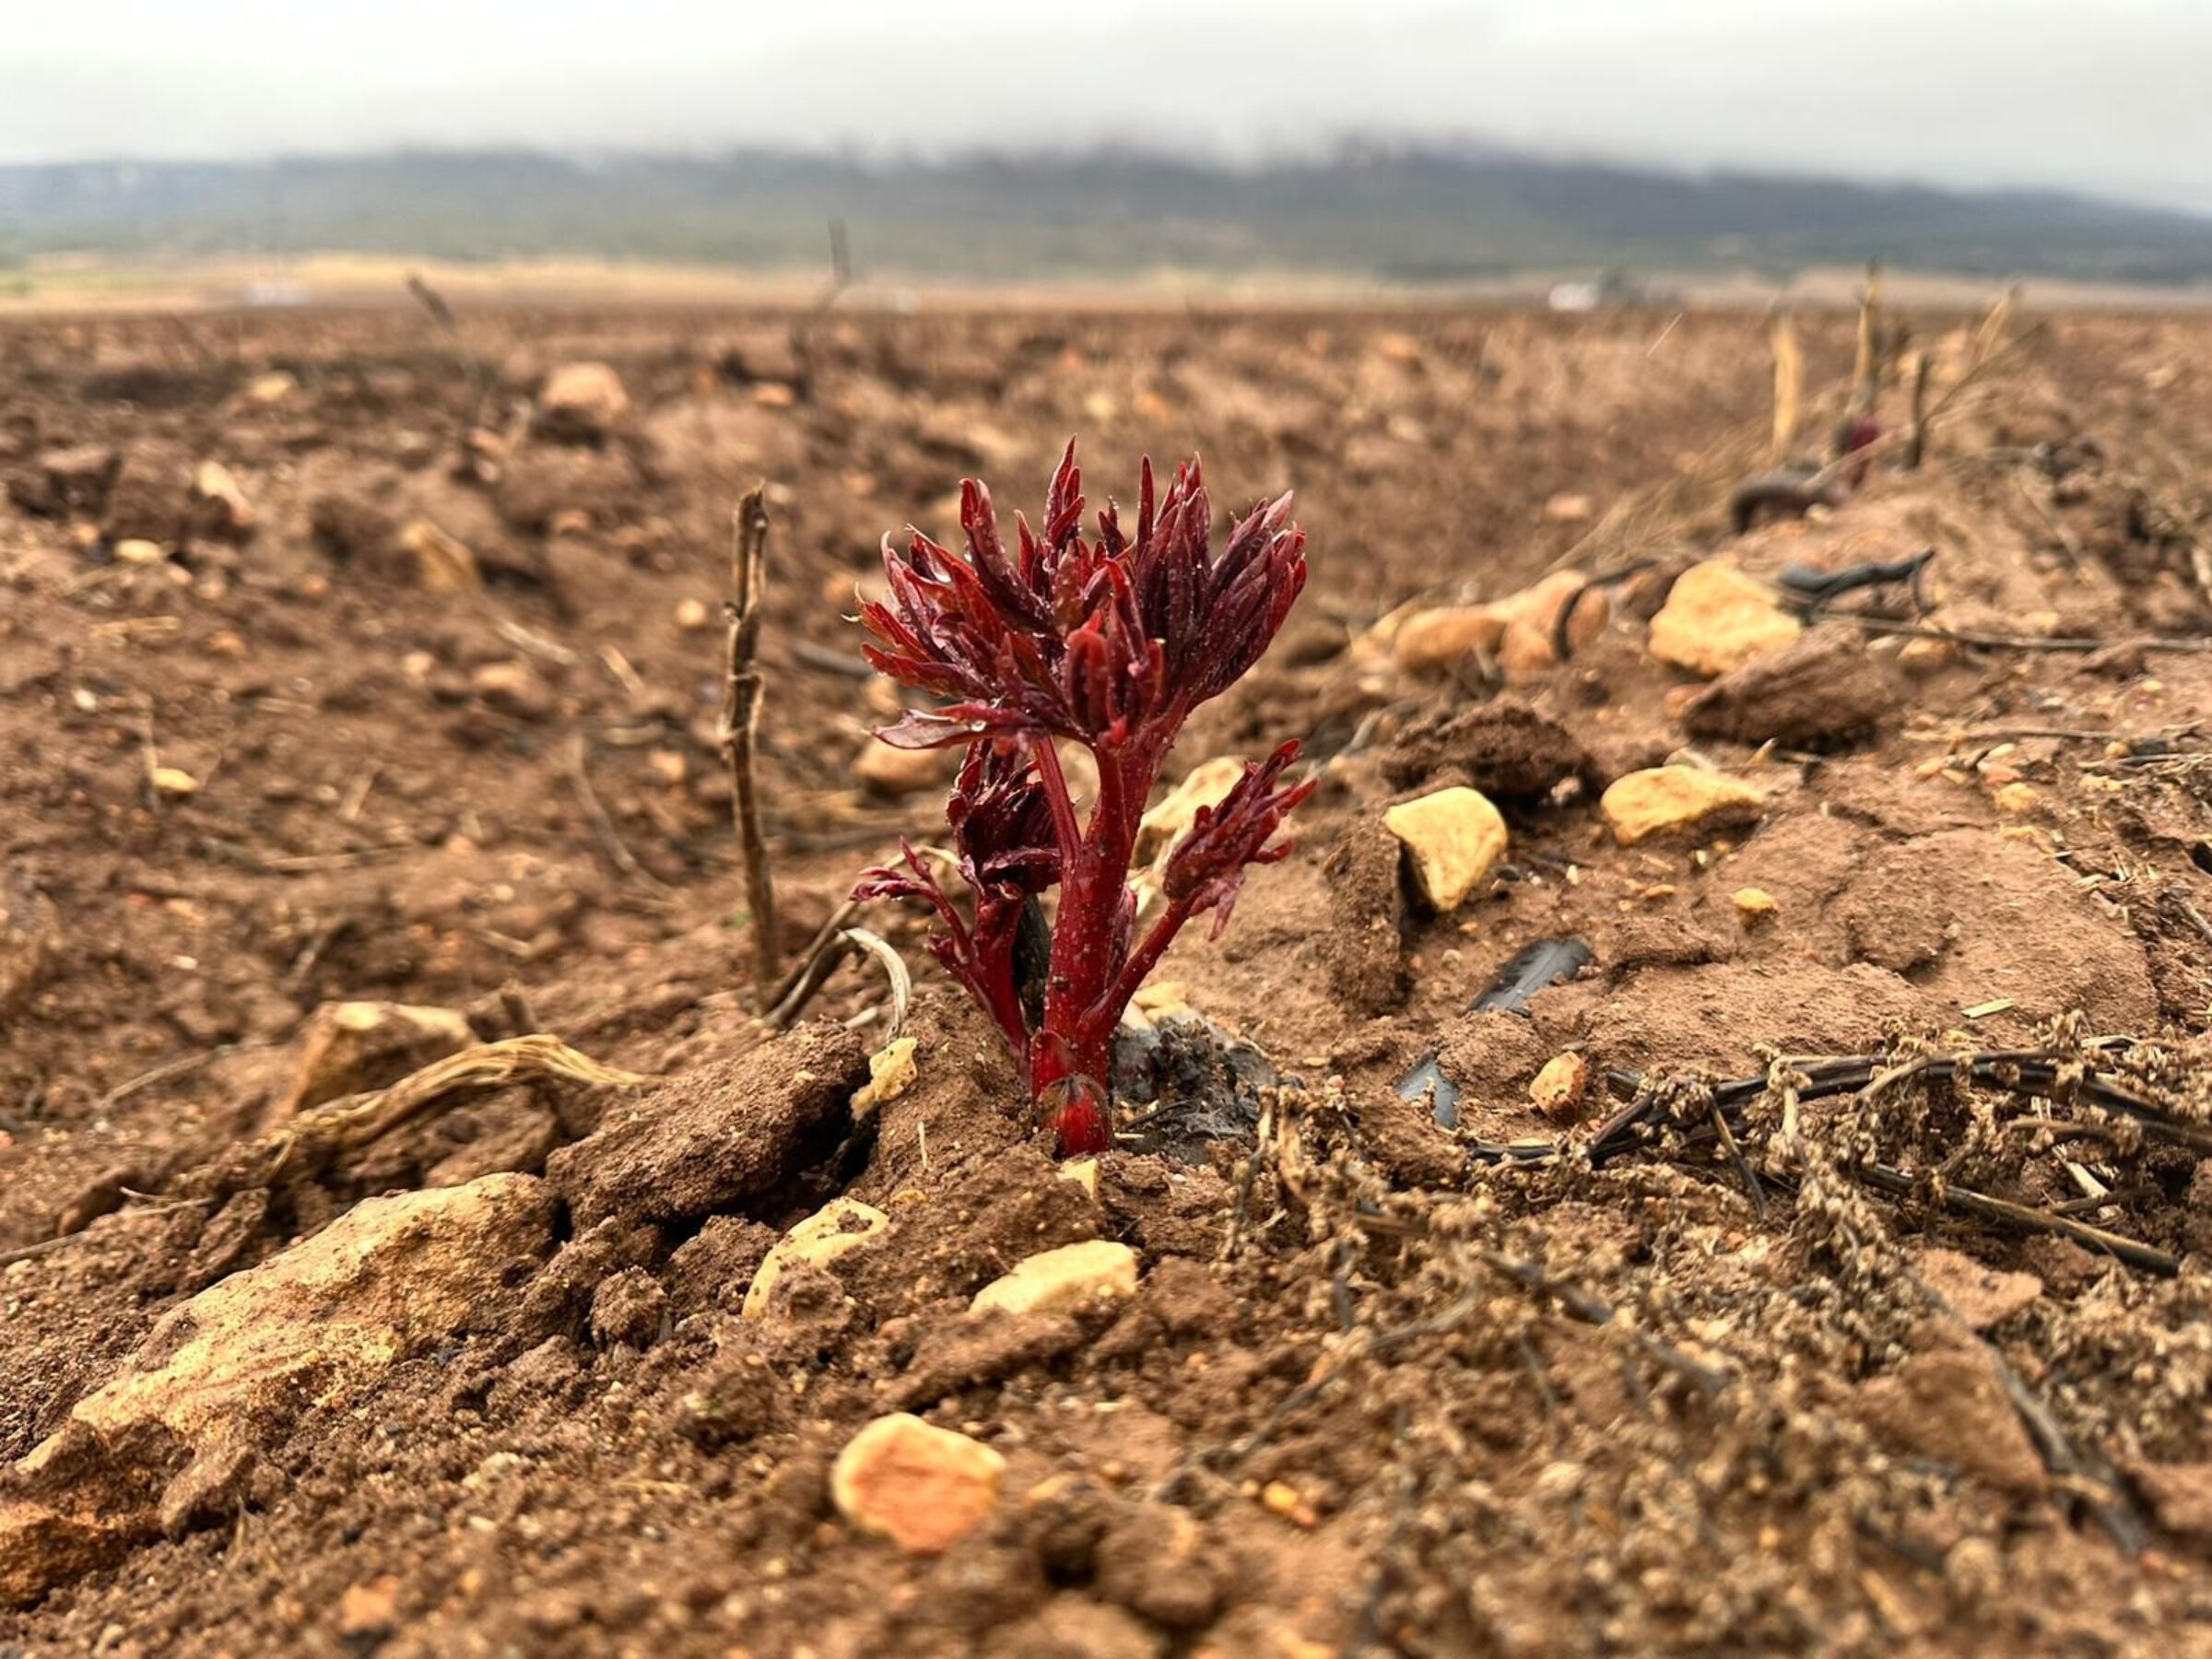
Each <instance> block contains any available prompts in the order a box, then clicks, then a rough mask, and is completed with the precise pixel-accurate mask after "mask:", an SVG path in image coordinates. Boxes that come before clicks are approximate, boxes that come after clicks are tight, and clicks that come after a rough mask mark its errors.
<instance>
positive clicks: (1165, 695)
mask: <svg viewBox="0 0 2212 1659" xmlns="http://www.w3.org/2000/svg"><path fill="white" fill-rule="evenodd" d="M1082 488H1083V477H1082V474H1081V473H1080V472H1079V471H1078V470H1077V466H1076V447H1075V445H1074V444H1073V443H1072V442H1071V443H1070V444H1069V445H1068V446H1067V453H1065V455H1064V456H1063V457H1062V458H1061V461H1060V465H1059V468H1058V470H1057V471H1055V472H1054V473H1053V482H1052V488H1051V491H1050V493H1049V494H1048V495H1047V497H1046V500H1045V511H1044V534H1043V535H1041V536H1038V535H1034V534H1032V533H1031V531H1030V526H1029V524H1028V523H1027V521H1025V520H1024V519H1022V518H1021V517H1019V516H1018V515H1017V516H1016V519H1015V530H1016V539H1017V543H1018V546H1017V547H1015V548H1014V549H1013V550H1011V551H1009V549H1008V548H1007V547H1006V543H1005V542H1004V541H1003V540H1002V539H1001V538H1000V535H999V527H998V521H997V518H996V516H995V515H994V513H993V512H992V509H991V496H990V493H989V491H987V490H986V489H984V488H983V487H982V485H981V484H979V483H976V482H975V481H974V480H972V479H971V480H969V481H967V482H966V483H964V484H962V486H961V488H960V527H961V529H962V530H963V531H964V532H965V533H966V536H967V542H968V555H967V557H966V558H965V559H962V558H960V557H959V556H958V555H956V554H954V553H953V552H951V551H950V550H948V549H947V548H945V547H939V546H938V545H937V544H936V543H935V542H933V541H931V540H930V539H929V537H927V536H926V535H923V534H922V533H921V532H920V531H914V532H912V539H911V540H910V541H909V542H908V544H907V547H906V549H905V551H904V552H900V551H899V550H897V549H896V548H895V547H893V545H892V543H891V540H890V538H889V537H888V536H886V537H885V538H884V545H883V563H884V573H885V575H886V576H887V577H888V579H889V582H890V594H889V597H888V599H887V600H886V601H885V602H884V603H882V604H877V605H868V606H864V607H863V609H862V612H861V620H862V622H863V623H864V624H865V626H866V628H867V629H868V631H869V632H870V633H871V634H873V635H874V636H875V639H876V642H875V643H874V644H871V645H865V646H863V647H862V649H863V651H864V652H865V654H866V656H867V659H868V661H869V662H870V663H871V664H873V665H875V666H876V668H877V669H878V670H879V671H880V672H882V673H884V674H887V675H888V676H890V677H891V678H893V679H895V680H897V681H899V682H900V684H902V685H906V686H911V687H912V688H915V689H917V690H921V691H925V692H928V693H930V694H931V695H933V696H935V697H937V698H940V699H943V700H946V702H947V706H946V707H944V708H942V709H940V710H937V711H935V712H915V711H910V712H908V713H907V714H906V715H905V716H904V717H903V718H902V719H900V721H899V722H898V724H895V725H891V726H888V727H886V728H885V729H884V730H883V731H881V732H878V733H877V736H879V737H880V738H882V740H883V741H884V742H886V743H888V744H892V745H894V746H896V747H900V748H942V747H952V746H956V745H957V746H961V747H965V748H966V750H967V754H966V757H965V758H964V759H963V760H962V762H961V765H960V773H959V782H957V783H955V785H954V786H953V791H952V798H951V800H950V801H949V802H948V803H947V806H946V813H945V816H946V819H947V822H948V823H949V824H950V825H951V828H952V844H953V853H954V856H955V858H956V860H957V861H958V864H959V871H960V875H961V877H963V878H964V879H965V881H966V883H967V885H968V887H969V888H970V889H971V892H972V895H973V902H972V904H971V909H970V912H969V913H968V914H967V915H963V914H962V913H961V911H960V908H959V906H958V905H956V904H955V903H954V902H953V900H952V899H951V897H950V895H948V894H947V892H946V890H945V888H944V887H943V886H942V885H941V884H940V883H939V882H938V880H937V878H936V877H935V875H934V874H933V873H932V871H931V870H930V868H929V866H928V865H925V864H924V862H923V860H922V858H921V856H920V855H919V853H916V851H915V849H914V848H913V847H912V845H908V846H906V848H905V857H904V860H903V863H902V864H901V865H898V866H894V867H886V868H879V869H873V870H869V871H868V872H866V874H865V877H863V879H862V881H861V884H860V886H859V888H857V889H856V890H855V893H854V896H855V897H856V898H899V899H920V900H924V901H925V902H926V903H928V904H929V905H930V906H931V907H932V908H933V909H935V912H936V913H937V919H938V922H939V924H940V927H939V930H938V931H937V932H936V934H935V935H934V936H933V937H932V938H931V940H930V947H931V949H932V950H933V951H934V952H935V954H936V957H937V959H938V960H940V961H942V962H943V963H944V964H945V966H946V967H947V969H949V970H950V971H951V972H952V973H953V975H954V977H955V978H957V979H958V980H959V982H961V983H962V984H964V985H965V986H967V987H968V990H969V992H970V993H971V994H972V995H973V996H974V997H975V999H976V1001H977V1002H978V1003H980V1004H982V1006H983V1008H984V1009H985V1011H986V1012H988V1013H989V1014H990V1016H991V1018H993V1019H994V1020H995V1021H996V1022H997V1024H998V1028H999V1030H1001V1031H1002V1032H1004V1033H1005V1035H1006V1041H1007V1044H1008V1045H1009V1046H1010V1047H1011V1048H1012V1050H1013V1052H1014V1055H1015V1058H1016V1059H1017V1060H1018V1062H1019V1063H1020V1065H1021V1067H1022V1072H1023V1076H1024V1077H1025V1079H1026V1080H1027V1083H1028V1086H1029V1088H1030V1094H1031V1096H1032V1098H1034V1099H1035V1100H1036V1101H1037V1102H1038V1104H1039V1105H1040V1107H1041V1108H1042V1109H1043V1110H1045V1111H1046V1112H1050V1113H1051V1114H1052V1117H1053V1124H1054V1127H1055V1130H1056V1133H1057V1135H1058V1140H1059V1147H1060V1151H1061V1152H1062V1154H1063V1155H1068V1154H1073V1153H1079V1152H1097V1151H1102V1150H1104V1149H1105V1148H1106V1147H1108V1146H1110V1145H1111V1144H1112V1133H1113V1131H1112V1107H1111V1102H1110V1100H1109V1099H1108V1092H1107V1091H1108V1088H1109V1080H1110V1079H1111V1077H1112V1059H1113V1032H1114V1028H1115V1026H1116V1025H1118V1024H1119V1023H1120V1021H1121V1018H1122V1013H1123V1010H1124V1009H1125V1008H1126V1007H1127V1006H1128V1005H1129V999H1130V997H1132V996H1133V995H1135V993H1136V990H1137V987H1138V986H1139V985H1141V984H1143V983H1144V980H1145V976H1146V975H1147V973H1149V972H1150V971H1152V968H1153V966H1154V964H1155V963H1157V962H1158V961H1159V959H1160V956H1161V954H1162V953H1163V952H1164V951H1165V950H1166V949H1167V947H1168V946H1169V944H1170V943H1171V941H1172V940H1173V939H1174V937H1175V935H1176V933H1177V932H1178V931H1179V930H1180V929H1181V928H1182V924H1184V923H1185V922H1188V921H1189V920H1190V919H1191V918H1192V917H1193V916H1195V915H1198V914H1200V913H1201V912H1206V911H1211V912H1213V913H1214V929H1215V931H1216V932H1217V933H1218V932H1219V931H1220V929H1221V928H1222V927H1223V926H1225V925H1226V924H1228V921H1229V914H1230V909H1231V908H1232V907H1233V906H1234V904H1235V902H1236V897H1237V888H1239V886H1240V885H1241V883H1242V881H1243V876H1244V870H1245V868H1246V867H1247V866H1248V865H1260V864H1272V863H1274V862H1275V861H1276V860H1277V859H1279V858H1281V857H1283V856H1284V854H1285V853H1288V851H1289V848H1288V845H1286V844H1276V845H1272V846H1271V845H1269V841H1270V838H1272V837H1273V836H1274V834H1275V832H1276V830H1277V828H1278V827H1279V826H1280V825H1281V823H1282V821H1283V818H1284V816H1285V815H1286V814H1287V813H1288V812H1289V810H1290V809H1291V808H1292V807H1293V806H1297V805H1298V803H1299V802H1300V801H1302V800H1304V799H1305V797H1306V796H1307V795H1308V794H1311V793H1312V789H1313V784H1312V782H1301V783H1293V784H1290V785H1288V787H1285V786H1282V777H1283V773H1284V772H1285V771H1286V770H1287V769H1288V767H1289V765H1290V763H1291V762H1292V761H1293V760H1295V759H1297V758H1298V745H1297V744H1296V743H1286V744H1284V745H1283V746H1282V747H1280V748H1278V749H1277V750H1276V751H1275V753H1274V754H1272V755H1270V756H1269V757H1268V758H1267V759H1265V760H1264V761H1261V762H1258V763H1256V764H1251V765H1248V766H1247V767H1246V768H1245V771H1244V776H1243V778H1242V779H1241V781H1240V782H1238V784H1237V785H1236V787H1235V788H1234V789H1232V790H1231V791H1230V793H1229V794H1228V796H1227V797H1226V798H1225V799H1223V800H1222V801H1221V803H1220V804H1219V805H1218V806H1212V807H1208V808H1205V809H1202V810H1201V811H1200V812H1199V814H1198V816H1197V819H1196V821H1195V822H1194V824H1193V825H1192V827H1191V830H1190V832H1189V833H1188V834H1187V835H1185V836H1184V837H1183V838H1182V841H1180V842H1179V843H1177V845H1176V846H1175V847H1174V848H1173V849H1171V852H1170V853H1169V855H1168V861H1167V865H1166V871H1165V878H1164V880H1163V881H1162V883H1161V888H1162V894H1161V896H1162V899H1163V900H1164V909H1163V910H1162V911H1161V912H1160V914H1159V916H1158V917H1157V918H1156V919H1155V920H1154V921H1153V922H1152V924H1150V926H1149V927H1148V928H1147V929H1146V930H1145V932H1144V934H1143V935H1142V937H1141V938H1140V937H1139V936H1138V934H1137V915H1136V900H1135V895H1134V894H1133V893H1132V892H1131V891H1130V888H1129V863H1130V857H1131V854H1132V853H1133V852H1134V850H1135V844H1136V832H1137V824H1138V820H1139V819H1140V818H1142V817H1143V816H1144V811H1145V803H1146V800H1147V797H1148V796H1149V795H1150V794H1151V791H1152V786H1153V784H1154V783H1155V782H1158V780H1159V769H1160V766H1161V763H1162V762H1163V761H1164V760H1165V759H1166V758H1167V754H1168V750H1169V749H1170V747H1172V746H1173V744H1174V742H1175V736H1176V734H1177V733H1178V732H1180V731H1181V730H1182V723H1183V722H1184V721H1185V720H1186V719H1188V718H1189V716H1190V713H1191V711H1192V710H1194V709H1195V708H1196V707H1197V706H1198V705H1199V704H1200V703H1203V702H1205V701H1206V700H1207V699H1208V698H1211V697H1217V696H1218V695H1219V694H1220V693H1221V692H1223V691H1226V690H1227V689H1228V688H1230V686H1232V685H1234V684H1235V683H1236V682H1237V680H1238V679H1239V678H1241V677H1242V676H1243V674H1244V671H1245V670H1246V669H1248V668H1250V667H1251V666H1252V665H1253V664H1254V663H1255V662H1257V661H1258V660H1259V658H1260V655H1261V653H1264V652H1265V650H1266V649H1267V646H1268V643H1269V642H1270V641H1272V640H1273V639H1274V638H1275V636H1276V632H1277V629H1280V628H1281V627H1282V625H1283V618H1285V617H1287V616H1288V614H1289V611H1290V606H1291V604H1292V602H1293V601H1295V600H1296V599H1297V598H1298V595H1299V592H1300V589H1302V588H1303V587H1304V586H1305V583H1306V558H1305V545H1306V537H1305V533H1304V532H1303V531H1301V530H1300V529H1299V528H1298V527H1297V525H1295V524H1291V523H1290V522H1289V520H1290V497H1289V496H1288V494H1285V495H1282V496H1280V497H1278V498H1277V499H1276V500H1272V501H1263V502H1262V503H1260V504H1259V505H1258V506H1256V507H1254V508H1253V510H1252V511H1251V512H1249V513H1247V514H1246V515H1245V516H1244V518H1243V519H1241V521H1239V523H1238V524H1236V526H1235V527H1234V528H1233V529H1232V530H1231V531H1230V536H1229V544H1228V546H1227V547H1225V548H1224V549H1223V550H1222V553H1221V557H1220V558H1219V559H1215V558H1214V557H1213V553H1212V547H1211V545H1210V543H1211V538H1212V522H1211V510H1210V508H1209V505H1208V503H1207V500H1206V488H1205V485H1204V484H1203V483H1202V482H1201V481H1200V477H1199V471H1198V463H1197V462H1196V461H1195V460H1193V461H1190V462H1189V463H1187V464H1185V465H1182V466H1180V467H1178V468H1177V469H1176V472H1175V478H1174V481H1173V482H1172V483H1171V484H1170V485H1169V487H1168V489H1167V493H1166V494H1165V495H1164V496H1161V497H1159V498H1158V499H1157V500H1156V499H1155V495H1154V489H1153V478H1152V464H1151V463H1150V461H1148V460H1147V462H1146V463H1145V464H1144V468H1143V475H1142V483H1141V485H1140V487H1139V490H1138V496H1137V514H1136V526H1135V535H1125V534H1124V531H1123V529H1122V526H1121V523H1120V520H1119V517H1118V515H1117V513H1116V511H1115V508H1114V504H1113V503H1112V501H1111V500H1109V501H1108V503H1107V504H1106V507H1105V509H1104V511H1102V512H1100V514H1099V515H1098V529H1099V534H1098V539H1097V540H1096V541H1087V540H1085V539H1084V536H1083V533H1082V530H1083V524H1082V520H1083V504H1084V503H1083V495H1082ZM1058 743H1076V744H1080V745H1082V746H1083V747H1085V748H1087V749H1088V750H1089V751H1090V754H1091V757H1092V759H1094V760H1095V761H1096V762H1097V764H1098V775H1099V795H1098V801H1097V804H1096V805H1095V806H1094V807H1093V808H1092V810H1091V814H1090V820H1089V822H1088V823H1083V822H1080V821H1079V820H1078V818H1077V812H1076V806H1075V803H1074V801H1073V800H1072V799H1071V797H1070V795H1069V793H1068V786H1067V780H1066V778H1065V775H1064V774H1063V772H1062V770H1061V763H1060V755H1059V752H1058V750H1057V749H1056V748H1055V747H1054V746H1055V744H1058ZM1048 888H1058V889H1059V905H1058V911H1057V914H1056V917H1055V919H1054V921H1053V926H1052V931H1051V939H1050V947H1049V952H1040V951H1039V950H1038V949H1037V944H1038V941H1036V939H1035V938H1034V933H1035V925H1034V922H1033V921H1031V922H1030V924H1029V925H1027V926H1025V923H1024V918H1025V915H1030V916H1032V917H1033V916H1034V914H1035V912H1034V908H1033V907H1032V905H1031V902H1030V901H1031V900H1034V899H1035V898H1037V897H1038V896H1039V895H1040V894H1042V893H1043V892H1045V891H1046V890H1047V889H1048ZM1039 954H1042V955H1044V956H1045V963H1044V967H1043V971H1042V974H1041V995H1039V994H1037V985H1036V984H1035V980H1036V978H1037V977H1038V976H1037V975H1036V973H1035V971H1034V969H1033V968H1032V967H1031V966H1030V963H1031V960H1032V959H1033V957H1035V956H1036V955H1039Z"/></svg>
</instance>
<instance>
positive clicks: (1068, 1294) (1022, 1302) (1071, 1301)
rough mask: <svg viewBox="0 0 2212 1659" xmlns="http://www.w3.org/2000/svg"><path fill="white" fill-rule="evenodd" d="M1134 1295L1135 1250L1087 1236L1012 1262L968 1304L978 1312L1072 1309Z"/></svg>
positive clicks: (1067, 1311)
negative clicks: (1011, 1265)
mask: <svg viewBox="0 0 2212 1659" xmlns="http://www.w3.org/2000/svg"><path fill="white" fill-rule="evenodd" d="M1135 1294H1136V1252H1135V1251H1134V1250H1132V1249H1130V1248H1129V1246H1128V1245H1126V1244H1117V1243H1114V1242H1113V1241H1111V1240H1107V1239H1092V1240H1089V1241H1087V1242H1085V1243H1081V1244H1063V1245H1062V1246H1061V1247H1060V1248H1059V1249H1057V1250H1047V1251H1042V1252H1041V1253H1038V1254H1036V1255H1033V1256H1030V1257H1029V1258H1028V1259H1027V1260H1025V1261H1022V1262H1018V1263H1017V1264H1016V1265H1015V1267H1014V1271H1013V1272H1011V1273H1009V1274H1007V1275H1006V1276H1005V1277H1003V1278H997V1279H994V1280H993V1281H992V1282H991V1283H990V1284H988V1285H985V1286H984V1287H983V1288H982V1289H981V1290H979V1291H977V1292H976V1294H975V1300H974V1301H972V1302H971V1303H970V1304H969V1306H970V1308H971V1310H972V1311H974V1312H978V1313H987V1312H1000V1313H1072V1312H1077V1310H1079V1309H1083V1308H1088V1307H1095V1306H1097V1305H1098V1304H1100V1303H1101V1302H1120V1301H1127V1300H1129V1299H1130V1298H1131V1297H1132V1296H1135Z"/></svg>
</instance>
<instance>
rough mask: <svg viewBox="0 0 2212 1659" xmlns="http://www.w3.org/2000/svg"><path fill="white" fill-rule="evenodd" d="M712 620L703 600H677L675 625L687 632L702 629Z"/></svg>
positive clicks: (710, 612) (712, 617)
mask: <svg viewBox="0 0 2212 1659" xmlns="http://www.w3.org/2000/svg"><path fill="white" fill-rule="evenodd" d="M713 619H714V613H713V612H712V611H711V610H709V609H708V608H707V602H706V601H705V600H704V599H678V600H677V602H676V625H677V627H678V628H681V629H685V630H687V631H689V630H691V629H700V628H704V627H705V626H706V625H707V624H708V623H709V622H711V621H712V620H713Z"/></svg>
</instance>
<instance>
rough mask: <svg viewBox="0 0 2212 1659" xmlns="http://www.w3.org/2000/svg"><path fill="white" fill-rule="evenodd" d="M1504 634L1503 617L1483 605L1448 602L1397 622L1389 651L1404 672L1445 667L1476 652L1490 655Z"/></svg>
mask: <svg viewBox="0 0 2212 1659" xmlns="http://www.w3.org/2000/svg"><path fill="white" fill-rule="evenodd" d="M1504 638H1505V618H1503V617H1500V616H1499V615H1498V614H1497V612H1496V611H1495V610H1493V609H1492V608H1491V607H1490V606H1487V605H1451V606H1441V607H1439V608H1438V609H1435V610H1425V611H1417V612H1416V613H1415V614H1414V615H1412V616H1410V617H1408V618H1406V619H1405V621H1403V622H1401V623H1400V624H1398V631H1397V637H1396V639H1395V640H1394V641H1393V644H1392V653H1393V655H1394V656H1395V657H1396V659H1397V664H1398V666H1399V667H1400V668H1402V669H1404V670H1406V672H1407V673H1408V674H1422V673H1427V672H1430V671H1431V670H1434V669H1439V668H1448V667H1450V666H1451V665H1453V664H1454V663H1461V662H1465V660H1466V659H1467V658H1469V657H1471V656H1475V655H1477V654H1480V655H1483V656H1490V655H1494V654H1495V653H1497V650H1498V646H1499V643H1500V641H1502V640H1503V639H1504Z"/></svg>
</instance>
